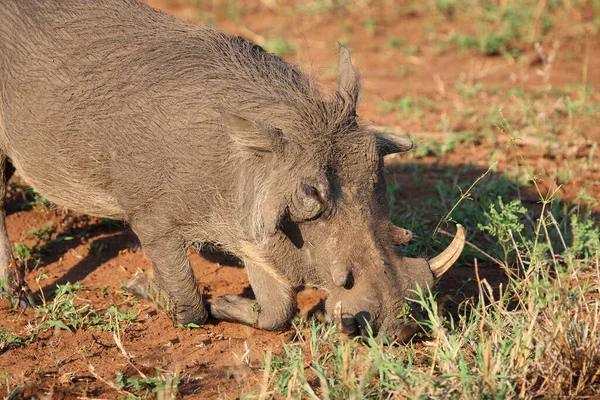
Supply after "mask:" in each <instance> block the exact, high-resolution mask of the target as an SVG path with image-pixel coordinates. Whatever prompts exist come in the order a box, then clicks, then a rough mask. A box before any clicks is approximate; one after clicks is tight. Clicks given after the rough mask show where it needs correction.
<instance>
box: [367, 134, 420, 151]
mask: <svg viewBox="0 0 600 400" xmlns="http://www.w3.org/2000/svg"><path fill="white" fill-rule="evenodd" d="M375 138H376V141H377V151H378V152H379V154H380V155H381V156H387V155H388V154H395V153H402V152H404V151H409V150H411V149H412V148H413V142H412V140H410V139H409V138H407V137H402V136H397V135H392V134H389V133H379V132H378V133H376V134H375Z"/></svg>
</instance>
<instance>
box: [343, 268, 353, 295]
mask: <svg viewBox="0 0 600 400" xmlns="http://www.w3.org/2000/svg"><path fill="white" fill-rule="evenodd" d="M353 287H354V274H352V271H348V275H347V276H346V282H344V289H346V290H350V289H352V288H353Z"/></svg>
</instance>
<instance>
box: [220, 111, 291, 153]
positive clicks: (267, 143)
mask: <svg viewBox="0 0 600 400" xmlns="http://www.w3.org/2000/svg"><path fill="white" fill-rule="evenodd" d="M224 116H225V119H226V121H227V122H228V123H229V128H230V130H231V132H230V134H231V139H232V140H233V142H234V143H236V144H238V145H239V146H240V147H242V148H244V149H246V150H249V151H252V152H255V153H275V152H279V151H281V150H282V148H283V143H284V138H283V133H282V132H281V131H280V130H279V129H275V128H271V127H267V126H265V125H263V124H260V123H257V122H254V121H251V120H248V119H246V118H243V117H240V116H239V115H235V114H232V113H229V112H224Z"/></svg>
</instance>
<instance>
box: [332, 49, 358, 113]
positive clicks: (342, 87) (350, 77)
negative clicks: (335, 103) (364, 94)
mask: <svg viewBox="0 0 600 400" xmlns="http://www.w3.org/2000/svg"><path fill="white" fill-rule="evenodd" d="M338 44H339V45H340V58H339V61H338V76H337V91H338V93H339V94H340V95H341V96H342V97H344V98H347V99H348V100H350V101H351V103H353V104H354V105H356V101H357V100H358V92H359V90H360V84H359V79H358V75H357V74H356V71H355V70H354V66H352V60H351V59H350V52H349V51H348V49H347V48H345V47H344V46H343V45H342V44H341V43H338Z"/></svg>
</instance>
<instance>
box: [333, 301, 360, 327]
mask: <svg viewBox="0 0 600 400" xmlns="http://www.w3.org/2000/svg"><path fill="white" fill-rule="evenodd" d="M333 321H334V322H335V325H336V326H337V329H338V331H339V332H341V333H344V334H346V335H351V334H353V333H354V332H355V330H356V329H350V328H348V327H347V326H346V325H344V321H343V320H342V302H341V301H338V302H337V303H335V307H334V308H333Z"/></svg>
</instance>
